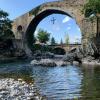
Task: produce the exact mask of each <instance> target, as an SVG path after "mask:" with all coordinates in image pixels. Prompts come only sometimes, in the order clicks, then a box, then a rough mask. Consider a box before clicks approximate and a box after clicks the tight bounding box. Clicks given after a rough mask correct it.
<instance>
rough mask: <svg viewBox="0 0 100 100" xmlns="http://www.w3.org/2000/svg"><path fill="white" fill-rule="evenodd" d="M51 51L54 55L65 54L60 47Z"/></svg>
mask: <svg viewBox="0 0 100 100" xmlns="http://www.w3.org/2000/svg"><path fill="white" fill-rule="evenodd" d="M52 51H53V53H54V54H57V55H65V54H66V51H65V49H64V48H62V47H56V48H54V49H53V50H52Z"/></svg>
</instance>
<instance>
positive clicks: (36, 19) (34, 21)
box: [25, 8, 75, 50]
mask: <svg viewBox="0 0 100 100" xmlns="http://www.w3.org/2000/svg"><path fill="white" fill-rule="evenodd" d="M51 14H63V15H67V16H69V17H71V18H73V19H74V18H75V17H74V16H72V15H70V14H69V13H67V12H66V11H64V10H63V9H62V10H61V9H60V10H57V9H54V8H53V9H50V8H49V9H45V10H42V11H40V12H39V13H38V14H37V15H36V16H35V17H34V18H33V19H32V21H31V22H30V24H29V26H28V28H27V30H26V34H25V36H26V40H27V43H28V46H29V48H30V49H31V50H32V44H33V42H34V40H33V34H34V32H35V30H36V27H37V26H38V24H39V23H40V22H41V21H42V20H43V19H44V18H45V17H47V16H49V15H51Z"/></svg>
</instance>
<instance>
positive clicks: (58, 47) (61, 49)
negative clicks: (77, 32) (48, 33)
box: [49, 44, 81, 55]
mask: <svg viewBox="0 0 100 100" xmlns="http://www.w3.org/2000/svg"><path fill="white" fill-rule="evenodd" d="M80 46H81V44H68V45H67V44H55V45H49V47H52V49H53V53H55V54H61V55H64V54H66V52H68V51H70V50H72V49H75V48H78V47H80Z"/></svg>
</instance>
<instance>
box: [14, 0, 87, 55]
mask: <svg viewBox="0 0 100 100" xmlns="http://www.w3.org/2000/svg"><path fill="white" fill-rule="evenodd" d="M86 1H87V0H59V1H53V2H46V3H44V4H41V5H40V6H38V7H36V8H34V9H32V10H30V11H29V12H27V13H25V14H23V15H22V16H19V17H18V18H16V19H15V20H14V21H13V32H14V33H15V37H17V34H16V33H17V26H18V25H22V26H23V32H24V36H25V38H24V40H23V41H24V44H25V47H24V48H23V49H24V50H26V52H27V54H28V55H30V54H29V52H31V50H32V48H31V46H32V41H33V38H32V37H33V35H32V34H33V33H34V31H35V29H36V26H37V25H38V24H39V22H40V21H41V20H42V19H43V18H45V17H46V16H48V15H50V14H53V13H57V14H65V15H69V16H70V17H72V18H74V19H75V20H76V22H77V24H78V25H79V26H80V28H81V30H82V29H83V28H82V27H83V26H82V20H83V19H84V14H82V9H83V7H84V4H85V3H86ZM47 12H48V13H47ZM39 15H41V16H39ZM32 28H33V29H32ZM82 31H83V30H82ZM84 34H85V33H84V31H83V33H82V44H85V42H84V41H85V40H86V37H85V35H84ZM20 39H21V38H20ZM27 42H28V45H27ZM29 48H30V49H31V50H30V49H29Z"/></svg>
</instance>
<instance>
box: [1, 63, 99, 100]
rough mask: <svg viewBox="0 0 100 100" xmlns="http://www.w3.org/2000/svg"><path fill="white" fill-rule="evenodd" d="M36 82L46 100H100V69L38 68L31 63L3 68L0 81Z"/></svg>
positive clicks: (93, 67) (8, 65)
mask: <svg viewBox="0 0 100 100" xmlns="http://www.w3.org/2000/svg"><path fill="white" fill-rule="evenodd" d="M4 77H13V78H15V79H17V78H23V79H24V80H26V81H27V82H34V83H33V84H34V85H35V87H36V89H37V90H38V91H39V92H40V94H41V95H43V96H44V95H45V96H46V97H47V100H100V66H97V67H96V66H76V65H68V66H65V67H60V66H57V67H41V66H39V67H36V66H32V65H30V64H29V62H19V63H8V64H0V78H4Z"/></svg>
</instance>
